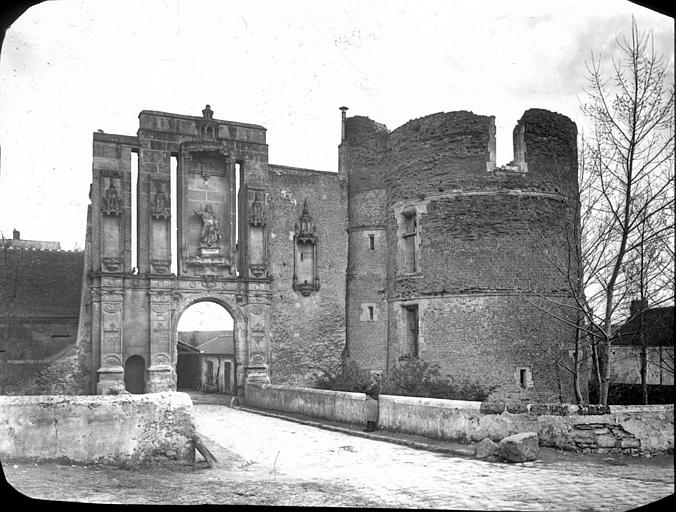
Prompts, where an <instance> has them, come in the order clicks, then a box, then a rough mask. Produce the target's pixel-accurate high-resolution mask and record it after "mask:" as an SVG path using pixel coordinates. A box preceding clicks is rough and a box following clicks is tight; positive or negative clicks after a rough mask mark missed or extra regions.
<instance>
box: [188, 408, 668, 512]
mask: <svg viewBox="0 0 676 512" xmlns="http://www.w3.org/2000/svg"><path fill="white" fill-rule="evenodd" d="M195 408H196V412H197V414H196V420H197V428H198V431H199V432H200V433H201V434H203V435H204V436H205V437H207V438H208V439H209V442H210V444H212V446H213V444H217V445H218V447H219V448H220V447H222V448H225V449H226V450H227V451H228V452H231V453H234V454H237V456H238V457H241V458H242V460H241V461H239V462H238V463H237V465H238V466H239V467H241V468H243V469H244V468H245V472H246V473H248V474H249V475H250V476H251V477H253V478H256V475H267V476H269V475H271V474H274V475H276V478H277V479H284V478H292V479H302V480H305V481H315V482H318V481H324V482H326V483H329V482H330V483H333V484H347V485H349V486H352V487H354V488H355V490H359V491H361V492H360V494H361V493H364V494H365V495H366V496H370V497H371V498H372V499H374V500H375V501H376V502H378V503H380V504H381V505H382V506H386V507H407V508H421V507H425V508H428V507H432V508H445V509H461V510H586V511H592V510H598V511H600V510H613V511H619V510H630V509H633V508H635V507H638V506H641V505H645V504H647V503H651V502H653V501H656V500H659V499H661V498H663V497H665V496H668V495H669V494H672V493H673V492H674V474H673V465H672V466H671V467H657V468H652V467H651V468H648V469H647V470H644V471H642V472H641V471H640V470H637V469H636V468H626V467H622V466H609V465H607V464H592V463H588V462H586V463H574V462H570V461H566V462H561V463H549V464H542V463H538V462H532V463H526V464H504V463H491V462H483V461H478V460H473V459H465V458H458V457H451V456H447V455H443V454H438V453H432V452H426V451H422V450H416V449H413V448H409V447H405V446H398V445H394V444H390V443H385V442H381V441H374V440H371V439H364V438H360V437H354V436H350V435H346V434H342V433H339V432H331V431H327V430H322V429H318V428H314V427H310V426H306V425H302V424H298V423H293V422H289V421H285V420H281V419H277V418H270V417H266V416H261V415H257V414H252V413H248V412H244V411H239V410H236V409H231V408H224V407H222V406H217V405H196V406H195Z"/></svg>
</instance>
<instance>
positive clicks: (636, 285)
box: [624, 170, 674, 404]
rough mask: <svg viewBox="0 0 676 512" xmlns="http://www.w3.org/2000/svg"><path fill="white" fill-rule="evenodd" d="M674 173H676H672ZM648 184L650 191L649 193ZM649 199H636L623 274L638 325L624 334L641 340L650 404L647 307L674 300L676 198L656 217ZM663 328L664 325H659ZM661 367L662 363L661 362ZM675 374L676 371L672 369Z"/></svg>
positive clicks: (661, 206) (643, 381) (644, 397)
mask: <svg viewBox="0 0 676 512" xmlns="http://www.w3.org/2000/svg"><path fill="white" fill-rule="evenodd" d="M672 172H673V170H672ZM650 188H651V186H650V185H648V187H647V189H648V190H650ZM646 197H651V195H650V194H647V195H645V196H643V195H640V196H637V198H636V202H635V203H634V207H635V208H636V209H638V211H639V212H640V220H641V222H640V224H639V227H638V229H637V232H636V233H635V237H636V242H637V243H636V244H634V245H635V248H634V250H633V251H631V252H629V253H628V254H627V261H626V263H625V266H624V272H625V274H626V275H627V287H628V293H629V295H630V296H631V297H633V298H635V300H632V302H631V305H632V306H633V307H632V308H630V316H629V319H628V322H632V323H633V325H635V326H636V328H635V330H636V332H631V331H630V332H627V333H625V335H626V334H628V335H630V336H632V337H636V335H638V338H639V341H640V353H639V369H640V377H641V401H642V403H643V404H648V379H647V373H648V343H649V342H650V341H651V340H650V339H649V338H652V336H650V333H651V332H652V331H653V330H654V328H655V327H656V326H650V325H646V315H645V313H646V311H647V309H648V307H649V306H650V307H655V306H659V305H661V304H664V303H669V302H670V303H673V301H674V258H673V252H674V250H673V246H674V236H673V232H674V215H673V206H674V201H673V198H670V197H668V195H665V197H663V198H661V200H662V201H663V202H665V201H666V203H663V204H659V205H656V208H655V210H656V211H657V213H656V214H654V215H650V216H649V215H648V213H649V212H648V210H646V209H644V208H642V207H643V204H644V202H645V199H646ZM658 327H661V326H658ZM660 366H662V362H660ZM672 371H673V368H672Z"/></svg>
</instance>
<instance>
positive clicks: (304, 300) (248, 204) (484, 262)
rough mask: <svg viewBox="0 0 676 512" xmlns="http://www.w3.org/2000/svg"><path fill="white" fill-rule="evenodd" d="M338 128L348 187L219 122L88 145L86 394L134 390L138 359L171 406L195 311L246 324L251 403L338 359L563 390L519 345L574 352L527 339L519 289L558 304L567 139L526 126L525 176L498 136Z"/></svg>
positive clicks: (258, 136)
mask: <svg viewBox="0 0 676 512" xmlns="http://www.w3.org/2000/svg"><path fill="white" fill-rule="evenodd" d="M341 110H342V130H341V133H342V136H341V143H340V146H339V170H338V173H329V172H321V171H313V170H308V169H299V168H293V167H284V166H279V165H272V164H269V163H268V146H267V144H266V132H265V128H263V127H262V126H258V125H253V124H245V123H238V122H231V121H223V120H219V119H215V118H214V117H213V114H214V112H213V110H212V109H211V107H210V106H208V105H207V107H206V108H205V109H204V110H203V111H202V116H201V117H199V116H185V115H178V114H168V113H163V112H153V111H142V112H141V113H140V115H139V121H140V128H139V130H138V133H137V136H135V137H129V136H122V135H109V134H104V133H95V134H94V166H93V172H94V175H93V186H92V189H91V190H92V197H91V199H92V209H91V217H92V218H91V222H90V228H91V229H90V231H88V233H89V234H88V237H89V238H88V243H87V247H88V257H87V265H88V278H87V285H88V287H89V289H90V290H91V303H90V306H91V322H90V323H89V324H87V325H90V326H91V332H90V333H89V334H90V336H89V337H90V339H91V343H90V350H89V356H88V357H89V359H88V360H89V366H90V368H89V370H90V374H91V380H92V382H91V386H90V387H91V390H92V392H98V393H110V392H119V391H120V390H122V389H124V388H125V385H127V386H128V385H129V384H128V383H129V379H130V377H129V375H127V374H128V373H129V371H131V370H129V371H128V369H127V368H126V366H125V365H126V364H127V362H128V361H129V360H130V358H131V357H133V356H136V357H137V358H138V357H141V358H142V359H143V361H144V365H145V366H144V368H145V374H144V376H143V386H144V390H145V391H147V392H151V391H161V390H165V389H174V388H175V386H176V373H175V372H176V362H177V333H176V328H177V324H178V320H179V318H180V316H181V314H182V313H183V312H184V311H185V310H186V309H187V308H188V307H189V306H190V305H191V304H194V303H196V302H199V301H213V302H216V303H218V304H221V305H222V306H223V307H224V308H226V309H227V310H228V312H229V313H230V314H231V315H232V317H233V319H234V331H235V352H236V354H235V368H236V371H235V373H236V376H235V379H236V385H237V388H238V390H239V392H242V389H243V385H244V383H245V382H246V381H247V379H248V380H259V381H268V380H270V379H272V381H273V382H277V383H292V384H307V383H310V382H311V381H312V379H313V378H315V377H316V376H318V375H319V374H321V373H322V372H327V373H330V372H334V371H336V370H337V369H338V368H339V366H340V362H341V360H342V359H344V358H345V357H351V358H353V359H354V360H356V361H357V363H359V364H360V365H361V366H363V367H368V368H373V369H380V370H387V369H388V368H391V367H392V365H394V364H396V363H397V362H398V361H400V360H401V359H402V358H404V359H405V358H406V357H420V358H422V359H424V360H428V361H430V362H434V363H439V364H440V365H441V367H442V371H444V373H447V374H449V375H452V376H454V377H457V378H458V379H460V380H463V379H470V380H475V381H479V382H482V381H483V382H484V383H487V384H491V385H492V384H500V383H508V384H509V383H511V384H514V381H515V380H516V381H519V379H520V382H521V383H526V384H524V385H529V386H535V387H541V388H547V389H554V388H556V387H557V385H559V384H560V382H559V383H558V384H557V382H555V381H554V379H553V377H552V376H553V375H554V373H555V372H553V370H552V365H551V362H552V360H551V359H549V360H548V359H547V358H548V356H547V355H545V354H544V353H540V352H539V351H538V349H536V348H535V347H534V346H533V345H532V344H531V342H530V341H529V340H528V339H527V338H526V337H524V335H523V334H522V331H530V332H531V333H533V332H535V333H536V335H541V336H542V337H545V338H547V339H548V340H549V341H551V342H552V343H553V345H552V346H550V347H549V349H552V347H554V348H555V350H557V351H558V352H557V354H558V355H561V354H563V352H564V351H565V350H564V348H563V347H564V346H565V343H566V341H567V340H568V338H569V337H570V334H571V333H568V332H563V331H559V332H553V331H552V329H550V328H548V327H546V326H544V324H542V323H541V324H538V323H536V322H535V321H534V320H532V319H533V318H534V316H533V314H532V313H533V307H534V305H533V304H530V303H529V301H528V300H523V296H520V295H519V293H520V292H517V291H516V290H515V289H514V288H513V286H512V285H511V284H510V283H511V282H513V281H514V279H517V278H518V279H530V280H531V281H529V282H537V284H538V289H537V290H536V291H534V292H533V294H534V295H536V294H540V296H542V297H547V298H554V299H556V300H566V292H565V290H564V288H565V286H564V283H562V281H561V276H560V275H557V274H556V272H555V271H554V269H553V267H552V264H550V263H548V261H547V258H545V257H544V255H543V254H544V253H543V250H542V249H543V248H542V246H541V245H540V240H539V238H538V237H539V234H538V233H544V234H546V236H547V237H548V242H551V244H550V247H549V248H550V249H552V248H553V250H554V252H556V251H560V250H562V249H561V247H562V244H561V243H562V242H563V240H564V237H565V234H564V230H565V223H566V219H567V210H566V198H570V197H574V195H575V194H577V182H576V168H577V162H576V158H577V157H576V128H575V125H574V124H573V123H572V122H571V121H570V120H569V119H567V118H565V117H564V116H561V115H559V114H554V113H551V112H547V111H543V110H529V111H527V112H526V113H525V114H524V116H523V118H522V120H521V121H520V122H519V124H518V126H517V128H516V129H515V130H514V143H515V155H516V159H515V162H513V163H512V165H510V166H506V167H503V168H497V167H496V165H495V127H494V119H493V118H492V117H488V116H477V115H474V114H472V113H471V112H450V113H440V114H433V115H431V116H427V117H424V118H421V119H416V120H413V121H410V122H409V123H406V124H405V125H404V126H402V127H400V128H398V129H396V130H394V131H392V132H390V131H389V130H388V129H387V128H386V127H385V126H383V125H381V124H378V123H375V122H373V121H371V120H370V119H368V118H365V117H361V116H356V117H351V118H347V115H346V110H347V109H346V108H342V109H341ZM132 152H133V153H136V154H137V155H138V182H137V184H135V185H134V186H132V183H131V180H132V178H131V163H130V162H131V153H132ZM172 159H175V162H176V165H175V166H174V167H172V165H171V161H172ZM172 169H175V171H174V170H172ZM172 173H175V175H172ZM172 180H174V181H172ZM172 183H176V185H175V190H173V189H172ZM133 193H136V197H137V201H136V203H137V205H138V206H137V211H136V212H135V222H136V225H137V226H138V233H137V249H136V250H137V261H138V264H137V265H138V268H137V269H132V254H131V251H132V243H131V223H132V211H131V199H132V194H133ZM172 200H173V202H175V207H174V211H172V206H171V205H172ZM172 222H175V223H176V228H177V230H176V237H175V240H176V242H175V243H173V242H172V236H171V233H172V227H171V225H172ZM558 255H559V256H560V255H561V254H558ZM172 262H175V265H176V271H175V272H172V270H171V269H172ZM531 302H534V301H531ZM538 321H539V320H538ZM520 322H521V324H523V325H520V324H519V323H520ZM136 361H138V359H136ZM524 375H525V376H526V377H527V378H526V377H524ZM125 383H127V384H125ZM518 383H519V382H517V384H518Z"/></svg>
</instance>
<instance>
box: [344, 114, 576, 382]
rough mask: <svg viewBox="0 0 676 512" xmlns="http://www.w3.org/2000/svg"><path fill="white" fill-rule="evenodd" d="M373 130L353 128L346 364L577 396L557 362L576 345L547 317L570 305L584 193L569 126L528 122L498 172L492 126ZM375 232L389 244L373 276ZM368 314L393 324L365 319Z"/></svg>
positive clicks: (450, 117) (462, 123)
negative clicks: (416, 365) (435, 371)
mask: <svg viewBox="0 0 676 512" xmlns="http://www.w3.org/2000/svg"><path fill="white" fill-rule="evenodd" d="M378 126H379V125H377V124H376V123H374V122H373V121H370V120H368V119H366V118H350V119H348V120H347V130H346V138H347V145H348V147H349V154H350V159H349V164H348V169H349V173H348V178H349V190H350V192H349V200H350V204H349V225H350V238H349V241H350V248H349V256H348V288H347V310H348V331H347V332H348V345H349V348H350V355H353V356H354V357H355V358H356V359H357V360H358V362H359V363H360V365H364V366H371V367H373V368H375V367H378V368H382V367H385V368H391V367H392V366H393V365H395V364H398V363H399V362H400V361H402V360H405V359H407V358H415V357H418V358H420V359H422V360H424V361H427V362H430V363H437V364H439V365H440V367H441V372H442V374H446V375H450V376H451V377H453V378H454V379H455V381H456V382H462V381H472V382H476V383H479V384H481V385H483V386H484V387H489V386H497V385H516V386H520V387H524V388H534V390H535V391H542V392H543V393H551V394H552V395H554V394H557V393H558V392H559V390H561V389H563V390H569V389H571V387H570V386H569V385H568V384H567V382H568V379H569V376H568V375H566V374H564V373H563V372H561V371H560V370H559V368H560V366H559V365H557V364H556V362H555V359H557V358H559V359H560V358H564V359H565V358H567V357H568V350H569V348H570V347H571V345H570V342H571V341H572V339H573V335H574V332H573V330H572V329H570V328H569V327H567V326H566V325H565V324H564V323H558V322H556V321H555V320H554V317H553V316H551V315H548V314H547V313H545V312H544V310H547V309H551V308H552V305H553V304H561V303H565V302H566V301H568V300H570V293H569V292H570V284H569V282H568V280H567V275H566V272H562V271H561V268H562V266H564V265H565V264H566V262H567V261H568V250H569V249H568V248H569V245H568V242H572V240H571V239H570V238H569V233H570V229H571V228H572V224H571V222H572V213H573V211H574V210H573V208H574V199H575V197H576V195H577V193H578V192H577V143H576V140H577V129H576V127H575V124H574V123H573V122H572V121H570V120H569V119H568V118H567V117H565V116H562V115H560V114H556V113H553V112H549V111H546V110H540V109H532V110H528V111H526V112H525V113H524V115H523V116H522V118H521V120H520V121H519V123H518V124H517V127H516V128H515V130H514V143H515V160H514V162H512V164H510V165H508V166H505V167H503V168H496V166H495V124H494V118H493V117H491V116H480V115H475V114H473V113H471V112H465V111H460V112H449V113H438V114H432V115H430V116H426V117H423V118H420V119H415V120H412V121H409V122H408V123H406V124H404V125H403V126H401V127H399V128H397V129H396V130H394V131H392V132H391V133H389V134H388V133H387V132H386V131H385V130H382V129H381V131H379V130H378ZM353 127H354V128H353ZM372 198H373V199H372ZM376 198H377V199H376ZM383 198H384V201H383ZM375 205H377V207H375ZM376 228H377V231H376ZM368 229H373V231H374V232H377V233H379V234H380V235H379V236H382V235H383V234H384V237H385V239H386V248H385V250H384V251H383V253H378V255H377V257H376V258H374V260H375V261H374V262H373V265H372V266H369V260H368V257H369V252H368V249H369V246H368V245H367V244H368V243H369V242H368V239H367V237H368V236H369V234H371V233H370V232H369V231H368ZM383 267H384V268H385V269H386V270H385V274H384V275H385V279H384V280H383V273H382V269H383ZM571 275H574V273H573V274H571ZM383 284H384V286H383ZM383 291H384V292H383ZM376 298H377V299H379V301H377V300H376ZM369 301H370V302H369ZM371 303H375V304H376V305H378V306H379V308H378V313H379V314H382V313H380V308H384V307H385V304H386V311H385V314H384V315H382V316H378V318H377V319H374V320H371V319H370V316H369V315H370V310H369V309H368V307H369V305H370V304H371ZM364 307H366V309H364ZM555 309H556V311H552V313H556V314H557V315H562V314H568V313H569V312H568V311H567V309H566V308H565V307H557V308H555ZM375 310H376V309H375V308H374V311H375ZM383 317H386V318H383ZM357 319H358V320H357ZM368 322H371V323H368ZM384 324H386V325H384ZM383 337H384V338H385V339H386V340H387V343H386V345H385V347H384V349H382V348H380V346H381V343H380V340H381V339H382V338H383ZM566 392H567V391H566Z"/></svg>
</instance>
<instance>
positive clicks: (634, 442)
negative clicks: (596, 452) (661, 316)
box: [620, 437, 641, 449]
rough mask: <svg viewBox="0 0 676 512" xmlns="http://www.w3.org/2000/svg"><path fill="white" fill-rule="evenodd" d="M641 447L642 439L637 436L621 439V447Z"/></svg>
mask: <svg viewBox="0 0 676 512" xmlns="http://www.w3.org/2000/svg"><path fill="white" fill-rule="evenodd" d="M640 447H641V440H640V439H636V438H635V437H625V438H623V439H620V448H622V449H625V448H640Z"/></svg>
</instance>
